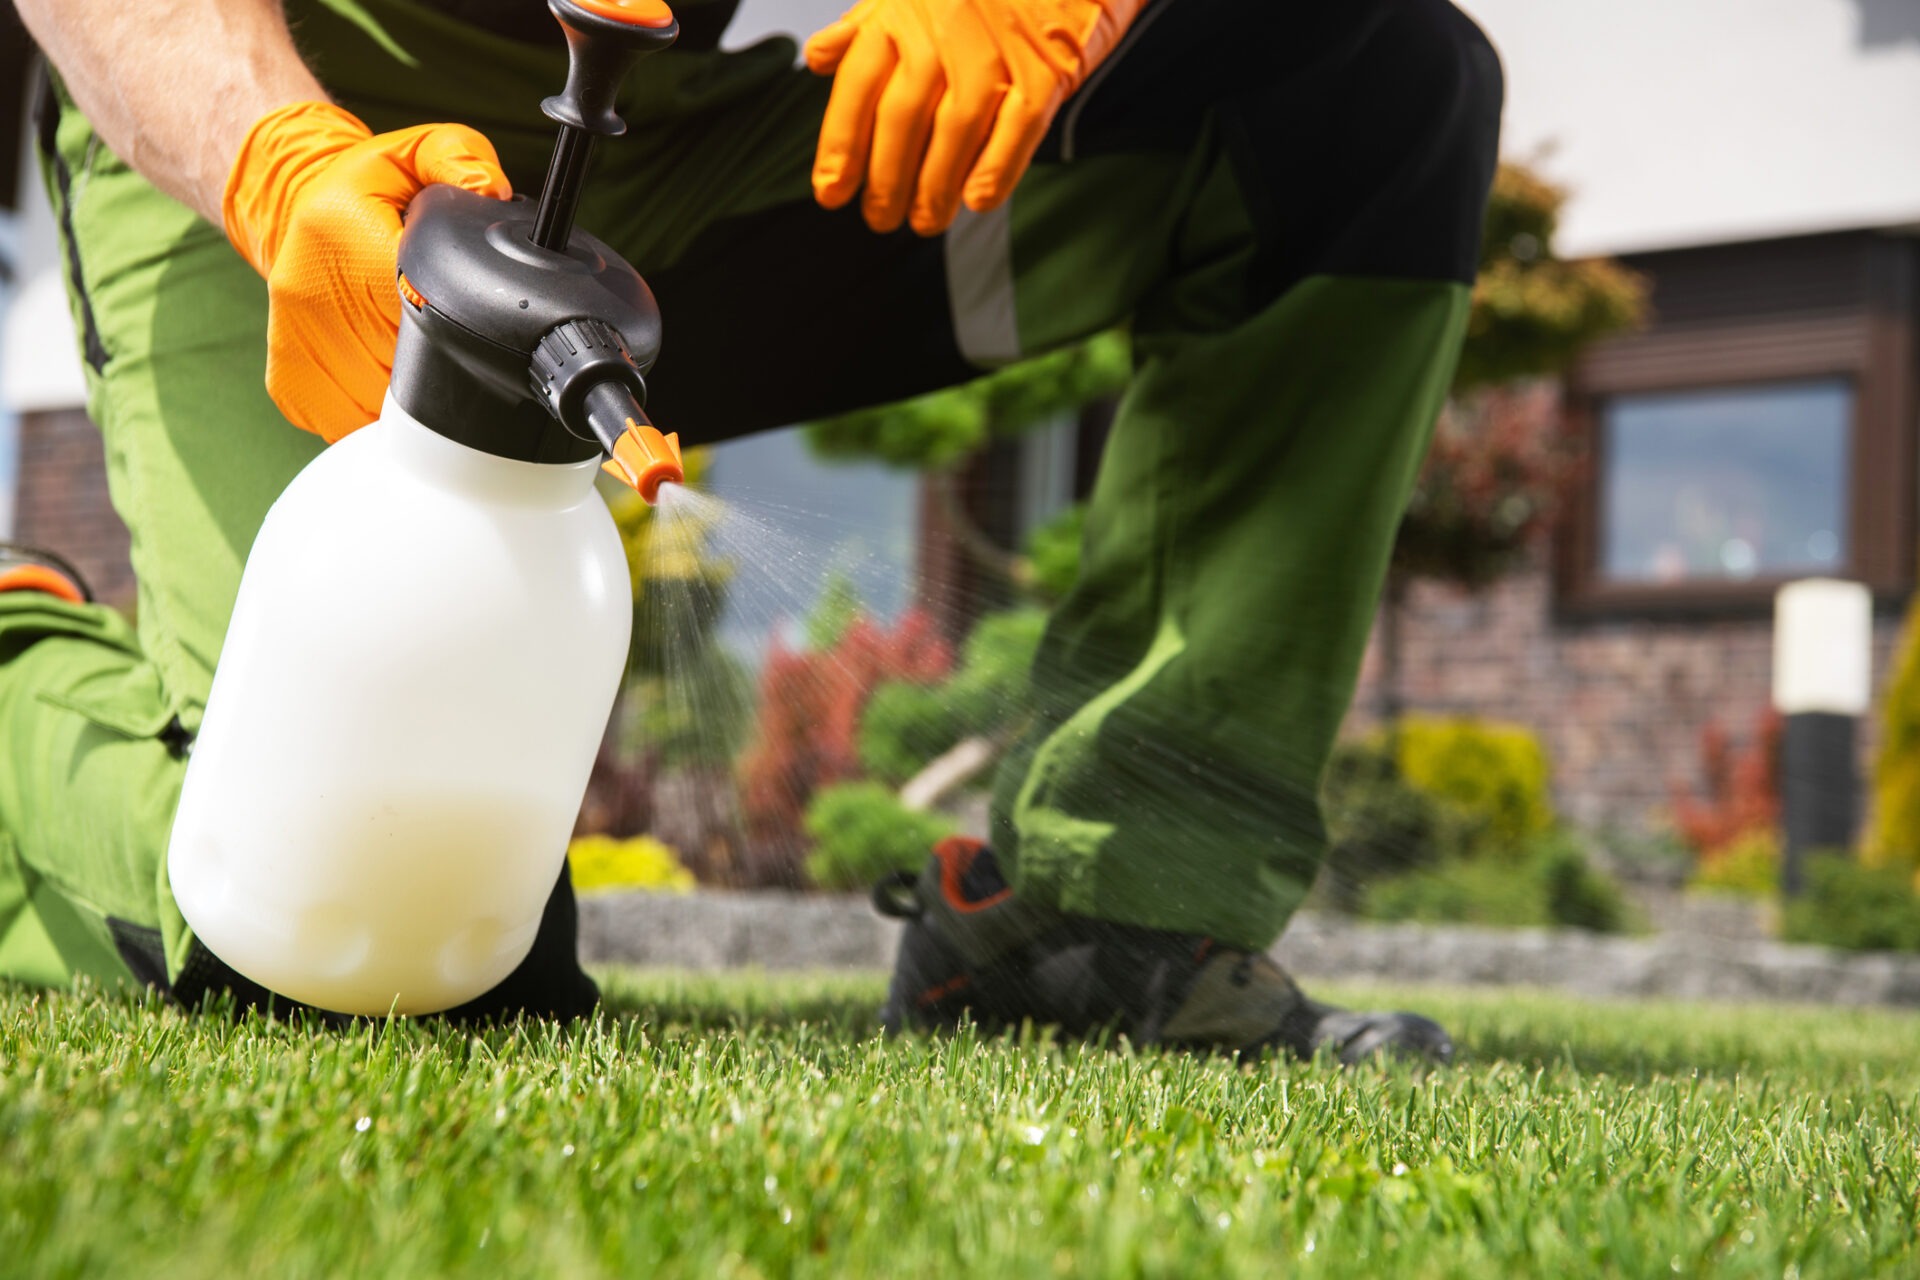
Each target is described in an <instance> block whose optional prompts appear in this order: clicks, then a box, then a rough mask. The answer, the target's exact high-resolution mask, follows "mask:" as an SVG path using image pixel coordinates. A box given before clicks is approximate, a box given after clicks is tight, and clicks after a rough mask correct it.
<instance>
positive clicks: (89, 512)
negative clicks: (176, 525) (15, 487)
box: [13, 409, 134, 605]
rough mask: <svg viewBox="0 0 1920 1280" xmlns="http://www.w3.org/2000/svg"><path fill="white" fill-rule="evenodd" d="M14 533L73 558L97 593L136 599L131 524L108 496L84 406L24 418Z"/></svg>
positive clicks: (116, 600) (123, 601)
mask: <svg viewBox="0 0 1920 1280" xmlns="http://www.w3.org/2000/svg"><path fill="white" fill-rule="evenodd" d="M13 530H14V538H15V539H16V540H17V541H20V542H24V543H26V544H27V545H29V546H39V547H46V548H47V549H48V550H50V551H55V552H58V553H59V554H60V555H62V556H64V557H66V558H67V559H68V560H71V561H73V563H74V566H75V567H76V568H78V569H79V570H80V572H81V573H83V574H85V575H86V578H87V581H88V583H89V584H90V585H91V586H92V587H93V590H94V594H95V595H96V596H98V597H99V598H100V599H102V600H105V601H107V602H109V603H111V604H117V605H128V604H131V603H132V602H133V595H134V583H133V567H132V565H131V564H129V563H128V559H127V553H128V541H129V539H128V535H127V527H126V526H125V525H123V524H121V523H120V517H119V516H117V515H115V514H114V511H113V504H112V503H111V501H109V499H108V497H107V474H106V468H105V465H104V462H103V454H102V450H101V444H100V433H99V432H98V431H96V430H95V429H94V426H93V423H92V422H90V421H89V420H88V419H87V415H86V414H85V413H83V412H81V411H80V410H78V409H64V410H55V411H51V412H40V413H29V414H25V415H23V416H22V418H21V419H20V488H19V491H18V493H16V494H15V498H14V513H13Z"/></svg>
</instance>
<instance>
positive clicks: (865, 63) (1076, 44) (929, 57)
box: [807, 0, 1146, 236]
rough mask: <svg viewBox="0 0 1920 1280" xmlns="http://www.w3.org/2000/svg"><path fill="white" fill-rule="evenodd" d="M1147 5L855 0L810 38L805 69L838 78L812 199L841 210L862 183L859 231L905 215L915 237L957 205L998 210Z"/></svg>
mask: <svg viewBox="0 0 1920 1280" xmlns="http://www.w3.org/2000/svg"><path fill="white" fill-rule="evenodd" d="M1145 3H1146V0H862V3H860V4H858V5H856V6H854V8H852V9H850V10H849V11H848V12H847V14H846V16H845V17H843V18H841V19H840V21H838V22H836V23H834V24H833V25H832V26H830V27H827V28H826V29H825V30H823V31H820V32H818V33H817V34H815V35H814V37H813V38H812V39H810V40H808V41H807V66H808V67H810V68H812V69H813V71H814V73H815V74H816V75H832V76H833V77H834V81H833V95H832V97H831V98H830V99H829V100H828V102H827V114H826V119H825V120H824V121H823V122H822V124H821V126H820V147H819V151H818V152H817V154H816V155H815V157H814V162H813V193H814V197H815V198H816V199H818V200H819V201H820V203H821V204H823V205H825V206H826V207H827V208H829V209H838V208H839V207H840V206H842V205H844V204H846V203H847V202H848V201H849V200H851V199H852V198H853V193H854V192H855V191H857V190H859V189H860V185H861V183H862V182H863V181H864V182H865V183H866V188H867V193H866V196H865V197H864V199H863V200H862V201H861V206H860V207H861V212H862V213H863V214H865V216H866V219H867V225H868V226H870V227H872V228H873V229H874V230H875V231H892V230H894V229H895V228H896V227H898V226H899V225H900V223H901V221H902V219H907V218H910V220H911V221H912V224H913V229H914V230H915V231H917V232H919V233H920V234H921V235H923V236H931V235H938V234H939V233H940V232H942V231H945V230H946V229H947V227H948V226H949V225H951V224H952V222H953V218H954V215H955V214H956V213H958V212H959V209H960V204H961V201H963V200H964V201H965V202H966V205H967V207H968V208H969V209H972V210H974V211H975V212H978V213H984V212H986V211H987V210H989V209H992V208H994V207H996V206H998V205H999V204H1000V203H1001V202H1002V201H1004V200H1005V199H1006V198H1007V197H1008V196H1009V195H1012V194H1013V188H1014V184H1015V183H1017V182H1019V181H1020V176H1021V175H1022V174H1024V173H1025V172H1026V171H1027V165H1028V164H1029V163H1030V162H1031V161H1032V160H1033V153H1034V151H1035V150H1036V149H1038V148H1039V146H1040V140H1041V139H1042V138H1044V137H1045V136H1046V132H1047V126H1048V125H1050V124H1052V123H1053V117H1054V114H1055V113H1056V112H1057V111H1059V110H1060V104H1061V103H1063V102H1065V101H1066V100H1067V99H1068V98H1069V97H1070V96H1072V94H1073V91H1074V90H1076V89H1078V88H1079V87H1080V86H1081V85H1082V84H1083V83H1085V81H1086V78H1087V77H1088V76H1089V75H1091V74H1092V72H1093V69H1094V68H1095V67H1097V66H1099V65H1100V63H1101V62H1102V61H1104V60H1105V59H1106V56H1107V55H1108V54H1110V53H1112V52H1113V48H1114V46H1115V45H1116V44H1118V43H1119V41H1120V37H1121V36H1122V35H1123V34H1124V33H1125V32H1126V29H1127V27H1128V26H1130V25H1131V24H1132V22H1133V20H1134V18H1135V17H1136V16H1137V15H1138V14H1139V12H1140V10H1141V8H1142V7H1143V6H1144V4H1145Z"/></svg>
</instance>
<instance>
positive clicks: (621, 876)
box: [567, 836, 693, 893]
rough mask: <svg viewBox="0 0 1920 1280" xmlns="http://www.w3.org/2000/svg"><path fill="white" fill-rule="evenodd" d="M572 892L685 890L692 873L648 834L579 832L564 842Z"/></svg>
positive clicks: (663, 844)
mask: <svg viewBox="0 0 1920 1280" xmlns="http://www.w3.org/2000/svg"><path fill="white" fill-rule="evenodd" d="M567 859H568V861H569V862H570V863H571V864H572V866H573V887H574V891H575V892H576V893H606V892H612V891H616V890H621V889H638V890H646V891H648V892H652V893H688V892H690V891H691V890H692V889H693V873H692V872H691V871H689V870H687V869H686V867H684V866H682V865H681V863H680V855H679V854H678V853H675V852H674V850H673V848H672V846H670V845H667V844H665V843H663V842H661V841H659V840H655V839H654V838H653V837H652V836H635V837H633V838H632V839H629V840H620V839H616V838H614V837H613V836H580V837H578V838H577V839H575V840H574V841H573V843H572V844H569V845H568V846H567Z"/></svg>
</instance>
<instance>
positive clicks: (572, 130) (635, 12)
mask: <svg viewBox="0 0 1920 1280" xmlns="http://www.w3.org/2000/svg"><path fill="white" fill-rule="evenodd" d="M549 7H550V8H551V9H552V10H553V12H554V16H555V17H556V18H558V19H559V20H560V24H561V26H562V27H564V28H565V29H566V32H567V43H568V47H569V50H570V51H571V55H572V62H571V68H570V71H569V74H568V76H567V86H566V89H565V91H564V92H563V93H561V94H560V95H559V96H557V97H553V98H548V99H547V100H546V103H545V104H544V105H545V109H546V112H547V114H548V115H549V116H552V117H553V118H554V119H555V120H557V121H559V122H560V136H559V138H558V140H557V142H556V145H555V147H554V156H553V163H552V164H551V165H550V166H549V168H548V172H547V182H546V186H545V188H544V189H543V190H542V191H541V193H540V200H539V203H538V205H537V206H536V205H535V204H533V203H532V202H529V201H528V200H526V199H525V198H523V197H515V198H514V199H513V200H511V201H506V202H502V201H498V200H490V199H488V198H486V197H485V196H480V195H475V194H474V193H472V192H468V191H463V190H460V189H459V188H456V187H450V186H439V185H436V186H431V187H428V188H427V189H426V190H424V191H422V192H421V193H420V194H419V195H418V196H416V197H414V200H413V203H412V204H411V205H409V206H408V208H407V217H406V227H405V230H404V231H403V232H402V233H401V237H400V281H399V285H400V296H401V307H400V315H401V324H400V340H399V344H398V346H397V348H396V350H395V352H394V364H393V394H394V398H395V399H396V400H397V401H398V402H399V404H400V407H401V408H403V409H405V410H406V411H407V412H408V413H409V414H411V415H412V416H413V417H414V418H416V419H418V420H419V421H420V422H422V423H424V424H426V425H427V426H429V427H431V428H433V429H434V430H435V431H438V432H440V433H441V434H442V435H445V436H447V437H449V438H451V439H454V440H458V441H459V442H461V443H462V444H466V445H469V446H471V447H473V448H476V449H482V450H485V451H486V452H488V453H493V454H497V455H499V456H501V457H506V458H514V459H518V460H520V461H525V462H554V463H564V462H580V461H585V460H587V459H589V458H592V457H594V456H595V455H597V454H604V455H606V456H608V457H609V458H612V459H614V463H613V464H612V465H611V467H610V469H612V470H614V471H615V473H616V474H618V475H619V476H620V477H621V478H622V479H624V480H626V481H627V482H628V483H629V484H632V485H633V486H634V487H635V488H637V489H641V491H642V492H643V494H645V496H647V498H648V500H649V501H651V500H652V498H653V494H654V492H655V491H657V489H658V486H659V483H660V482H661V480H662V479H663V478H664V479H678V478H679V477H678V474H677V468H678V457H679V455H678V447H677V442H673V443H672V444H671V446H669V443H668V438H665V437H661V436H660V435H659V433H658V432H657V431H654V430H653V428H652V426H651V425H650V424H648V423H647V420H646V414H645V412H644V408H643V406H644V405H645V403H646V383H645V381H644V375H645V373H646V372H647V370H648V369H650V368H652V367H653V362H654V358H655V356H657V355H658V354H659V350H660V311H659V308H658V307H657V306H656V305H655V304H654V300H653V294H652V293H651V292H650V291H649V290H648V288H647V286H646V282H645V281H643V280H642V279H641V278H640V273H639V272H637V271H635V270H634V269H633V268H632V267H631V266H629V265H628V264H627V263H626V262H625V261H623V260H622V259H621V258H620V256H619V255H618V254H616V253H614V252H613V250H611V249H609V248H608V247H607V246H606V245H604V244H602V243H600V241H598V240H596V239H594V238H593V237H592V236H589V235H586V234H584V233H576V232H574V231H573V229H572V228H573V214H574V210H575V208H576V207H577V206H578V203H579V195H580V184H581V181H582V179H583V178H584V176H585V173H586V159H587V151H588V149H589V146H590V144H591V142H592V140H593V136H594V134H596V133H605V134H618V133H620V132H623V131H624V130H625V128H626V126H625V125H624V124H623V123H622V122H621V120H620V118H619V116H617V115H615V114H614V110H613V102H614V97H615V95H616V94H617V92H618V91H619V87H620V82H621V80H622V79H623V78H624V77H625V75H626V73H627V71H628V70H629V69H630V68H631V67H632V66H633V64H634V62H635V61H637V60H638V59H639V58H640V57H641V56H642V55H643V54H646V53H649V52H652V51H654V50H656V49H663V48H665V47H666V46H667V45H669V44H671V43H672V42H673V39H674V37H675V36H676V35H678V34H679V26H678V24H676V23H675V22H674V19H673V15H672V13H671V12H669V11H668V9H667V7H666V6H665V5H664V4H661V3H659V0H549ZM629 436H632V437H633V439H628V437H629ZM643 456H645V457H655V458H659V459H668V458H670V459H671V461H670V462H669V461H660V462H659V464H658V465H656V466H653V467H651V468H648V467H645V466H641V467H636V466H635V465H634V462H635V459H636V458H641V457H643ZM643 482H644V483H643Z"/></svg>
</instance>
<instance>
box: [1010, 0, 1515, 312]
mask: <svg viewBox="0 0 1920 1280" xmlns="http://www.w3.org/2000/svg"><path fill="white" fill-rule="evenodd" d="M1502 93H1503V84H1502V77H1501V72H1500V60H1499V57H1498V55H1496V54H1495V52H1494V50H1493V46H1492V45H1491V44H1489V43H1488V41H1487V38H1486V36H1485V35H1483V34H1482V33H1481V31H1480V29H1479V28H1478V27H1476V26H1475V25H1474V24H1473V22H1472V20H1471V19H1469V18H1468V17H1467V16H1466V15H1465V14H1463V13H1461V12H1460V11H1459V10H1458V9H1456V8H1454V7H1453V5H1451V4H1449V3H1447V2H1446V0H1342V2H1341V3H1335V4H1314V5H1292V4H1276V3H1273V0H1156V3H1154V4H1152V5H1149V6H1148V7H1147V9H1146V10H1145V11H1144V12H1143V13H1142V14H1141V16H1140V17H1139V19H1137V21H1136V24H1135V27H1134V28H1133V30H1132V31H1130V32H1129V38H1128V40H1127V41H1126V42H1124V43H1123V46H1122V48H1121V49H1120V50H1119V51H1117V53H1116V54H1115V61H1114V62H1113V64H1112V66H1111V69H1108V68H1107V67H1102V68H1101V69H1100V70H1099V71H1097V72H1096V73H1095V76H1094V78H1093V79H1091V80H1089V82H1088V84H1087V86H1086V88H1085V89H1084V90H1083V91H1082V96H1084V97H1085V101H1080V100H1078V99H1076V100H1074V101H1071V102H1069V103H1068V104H1067V107H1066V109H1065V110H1063V111H1062V112H1061V114H1060V116H1059V118H1058V119H1057V120H1056V122H1055V125H1054V128H1053V130H1052V132H1051V133H1050V134H1049V136H1048V138H1047V141H1046V143H1045V144H1044V145H1043V147H1042V149H1041V152H1040V157H1039V158H1041V159H1043V160H1063V159H1084V158H1088V157H1093V156H1099V155H1115V154H1128V153H1137V152H1141V151H1155V150H1158V151H1171V152H1180V153H1184V152H1186V151H1187V150H1188V149H1190V148H1191V147H1192V146H1193V144H1194V143H1195V141H1196V140H1197V139H1198V138H1199V136H1200V135H1201V133H1202V131H1203V130H1204V129H1205V128H1206V127H1207V126H1208V125H1209V124H1211V125H1213V126H1214V127H1216V128H1218V129H1219V130H1220V132H1221V134H1222V139H1223V142H1224V144H1225V146H1226V148H1227V151H1228V154H1229V156H1230V157H1231V158H1232V162H1233V166H1234V170H1235V175H1236V177H1237V178H1238V179H1239V182H1240V186H1241V189H1242V191H1243V193H1244V195H1245V197H1246V200H1247V205H1248V212H1249V214H1250V216H1251V218H1252V221H1253V223H1254V226H1255V229H1256V232H1257V234H1258V236H1259V239H1260V253H1259V256H1258V259H1257V262H1256V266H1255V269H1254V275H1255V279H1254V282H1253V283H1254V289H1255V292H1256V301H1259V302H1263V303H1264V302H1266V301H1270V300H1272V299H1273V298H1276V297H1278V296H1279V295H1280V294H1281V293H1283V292H1284V291H1285V290H1286V289H1288V288H1289V287H1291V286H1292V285H1293V284H1295V283H1297V282H1298V281H1300V280H1301V279H1304V278H1305V277H1307V276H1311V275H1348V276H1388V277H1399V278H1410V279H1429V280H1431V279H1440V280H1455V281H1459V282H1460V283H1463V284H1468V283H1471V282H1472V280H1473V277H1474V274H1475V271H1476V268H1477V266H1478V263H1479V258H1480V235H1481V221H1482V218H1483V217H1484V215H1485V207H1486V191H1487V188H1488V186H1489V184H1490V183H1491V181H1492V176H1493V169H1494V165H1495V163H1496V160H1497V157H1498V151H1499V131H1500V104H1501V97H1502Z"/></svg>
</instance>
